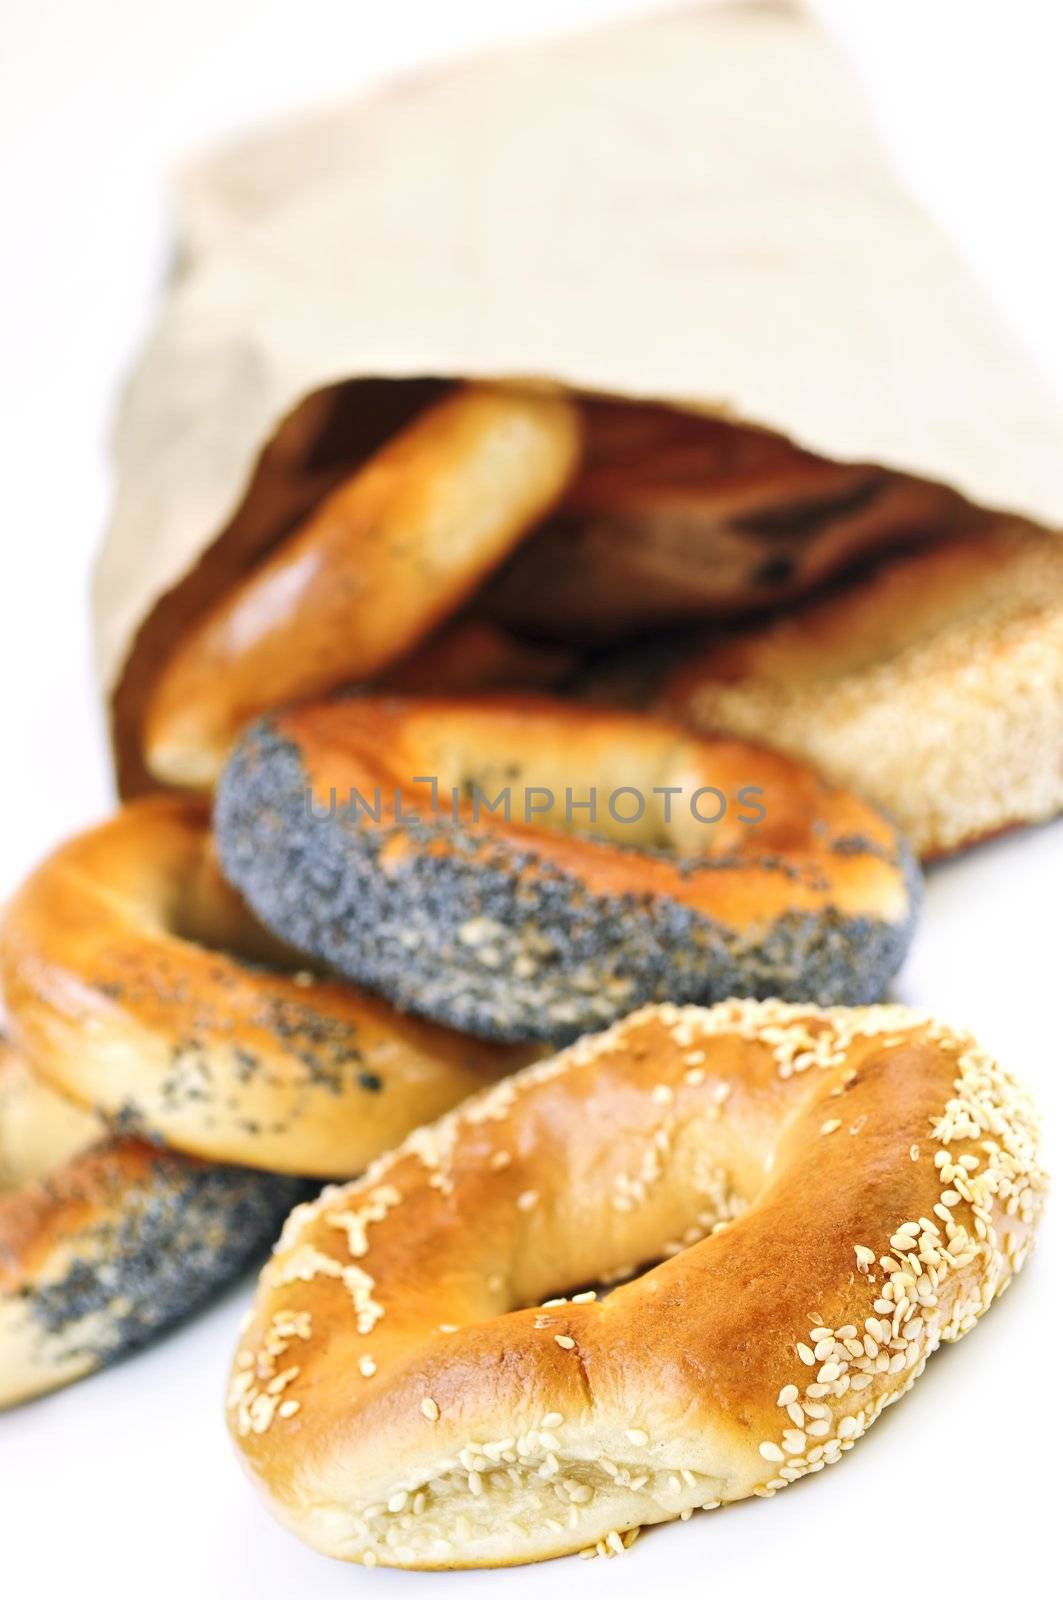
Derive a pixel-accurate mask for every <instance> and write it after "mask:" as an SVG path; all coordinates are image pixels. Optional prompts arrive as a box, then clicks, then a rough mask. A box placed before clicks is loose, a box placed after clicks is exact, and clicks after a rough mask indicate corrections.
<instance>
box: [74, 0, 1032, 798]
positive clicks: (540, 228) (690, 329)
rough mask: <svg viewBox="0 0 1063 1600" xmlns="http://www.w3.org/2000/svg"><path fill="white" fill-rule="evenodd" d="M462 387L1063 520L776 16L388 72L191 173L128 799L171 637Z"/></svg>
mask: <svg viewBox="0 0 1063 1600" xmlns="http://www.w3.org/2000/svg"><path fill="white" fill-rule="evenodd" d="M462 375H465V376H504V377H514V376H533V377H534V376H542V377H547V378H551V379H557V380H561V381H563V382H566V383H568V384H571V385H573V386H576V387H580V388H586V389H590V390H596V391H602V392H607V393H612V394H618V395H628V396H642V397H658V398H665V399H669V400H673V401H677V402H680V403H687V404H692V405H695V406H697V407H699V408H701V409H707V410H710V411H713V412H717V413H720V414H724V415H730V416H733V417H736V418H739V419H742V420H744V421H749V422H753V423H756V424H759V425H762V426H766V427H769V428H773V429H776V430H778V431H780V432H782V433H784V434H787V435H788V436H790V437H791V438H793V439H794V440H796V441H797V442H798V443H800V444H802V445H804V446H805V447H807V448H809V449H811V450H814V451H816V452H819V453H821V454H823V455H827V456H832V457H835V458H837V459H841V460H852V461H872V462H879V463H881V464H884V465H887V466H891V467H896V468H900V469H903V470H904V471H907V472H910V473H915V474H918V475H919V476H922V477H925V478H929V479H932V480H935V481H939V482H942V483H945V484H948V485H950V486H952V487H954V488H955V489H957V490H959V491H960V492H962V493H963V494H964V495H966V496H967V497H968V498H969V499H970V500H971V501H973V502H975V503H978V504H981V505H984V506H987V507H993V508H999V509H1003V510H1007V511H1011V512H1016V513H1019V514H1022V515H1026V516H1030V517H1033V518H1036V519H1038V520H1040V521H1043V522H1045V523H1048V524H1050V525H1058V524H1059V523H1060V522H1061V521H1063V417H1061V415H1060V413H1059V411H1058V410H1057V409H1056V408H1055V406H1054V403H1053V402H1052V400H1051V399H1050V398H1049V396H1048V394H1047V393H1046V392H1045V390H1044V389H1043V388H1042V386H1041V385H1040V383H1039V381H1038V380H1037V378H1036V376H1035V375H1034V374H1033V373H1032V372H1031V370H1030V368H1029V366H1028V365H1027V364H1026V363H1025V362H1024V360H1023V358H1022V357H1021V355H1020V354H1019V353H1018V352H1017V350H1016V349H1015V348H1013V346H1012V344H1011V342H1010V341H1009V339H1008V338H1007V337H1006V336H1005V335H1004V334H1003V333H1002V331H1001V329H1000V327H999V326H998V325H997V323H996V322H995V321H994V318H993V315H992V313H991V312H990V310H989V309H988V307H987V305H986V304H985V302H984V300H983V299H982V297H981V296H980V294H979V293H978V291H977V290H976V289H975V287H974V286H973V284H972V283H971V281H970V279H969V277H968V276H967V274H966V272H965V271H964V269H963V267H962V265H961V264H960V262H959V261H958V260H957V258H956V256H955V254H954V252H953V250H952V249H951V247H950V246H949V244H948V243H947V241H946V240H945V239H944V238H943V237H942V236H941V235H940V234H939V233H938V231H937V230H936V228H935V227H934V226H933V225H932V224H931V223H930V222H929V221H928V220H927V218H926V217H925V216H923V215H922V214H921V212H920V211H919V210H918V209H917V208H916V207H915V206H914V205H913V204H912V202H911V201H910V200H909V199H908V198H907V197H906V196H905V195H904V194H903V193H901V192H900V190H899V189H898V187H897V186H896V184H895V183H894V181H893V179H892V178H891V176H890V175H889V173H888V172H887V171H886V169H885V167H884V165H883V161H882V158H881V155H880V153H879V152H878V150H877V149H876V146H875V143H874V140H873V138H872V135H871V133H870V131H869V128H868V124H867V119H866V117H865V115H864V113H863V111H862V109H861V106H860V104H859V101H858V99H857V97H856V95H855V92H854V89H853V86H852V83H851V80H850V77H849V75H848V73H847V71H846V69H845V68H844V66H843V65H842V64H841V62H840V61H839V59H838V57H837V56H836V54H835V52H834V50H833V48H832V47H831V46H830V45H829V44H828V42H827V41H826V40H825V39H824V37H823V36H822V34H821V33H820V32H819V30H818V28H817V27H816V26H815V25H814V24H813V23H812V22H811V21H810V20H809V19H808V18H807V16H805V15H804V14H803V13H802V12H801V11H800V10H798V9H795V8H793V7H791V6H788V5H781V4H736V5H726V6H706V7H704V8H700V9H697V10H693V11H689V12H685V13H682V14H679V15H675V16H671V17H668V18H666V19H664V20H653V21H648V22H638V23H627V24H624V25H622V26H617V27H613V28H610V29H606V30H603V31H598V32H595V33H591V34H588V35H586V36H581V37H578V38H575V39H566V40H564V41H562V42H559V43H551V44H546V45H542V46H537V47H534V48H525V49H523V50H521V51H519V52H514V53H511V54H507V55H499V56H494V57H490V58H485V59H482V60H476V61H473V62H471V63H469V64H466V65H463V66H458V67H454V68H452V69H450V70H447V71H443V72H439V73H435V74H431V75H425V76H423V77H421V78H416V79H412V80H406V81H403V82H401V83H399V84H397V85H395V86H394V87H392V88H391V89H390V90H388V91H387V92H385V93H383V94H380V95H378V96H377V97H375V98H373V99H370V100H367V101H364V102H359V103H357V104H354V105H350V106H345V107H340V108H338V109H334V110H331V111H328V112H325V113H322V114H320V115H316V116H313V117H310V118H308V119H307V120H306V121H304V122H302V123H301V124H297V125H292V126H288V127H286V128H283V129H280V130H277V131H275V132H269V133H266V134H264V135H260V136H257V137H254V138H251V139H249V140H247V141H246V142H244V143H243V144H241V145H239V146H237V147H236V148H233V149H230V150H227V151H225V152H223V153H221V154H220V155H218V156H216V157H214V158H213V159H211V160H209V161H207V162H206V163H205V164H203V165H201V166H199V167H197V168H194V169H193V170H192V171H190V172H188V173H187V174H186V175H185V178H184V181H183V184H182V188H181V257H180V268H179V272H178V274H177V276H176V280H175V282H174V284H173V286H172V290H171V293H170V295H169V297H168V300H167V302H166V304H165V306H164V309H163V312H162V315H161V317H160V319H159V324H158V327H157V328H156V330H155V332H154V335H153V337H152V338H151V340H150V342H149V345H148V347H147V349H146V350H145V352H144V355H143V358H142V360H141V362H140V364H139V367H138V369H137V371H136V372H135V374H134V375H133V377H132V380H131V382H130V383H129V386H128V390H127V392H126V395H125V399H124V403H123V406H122V409H121V414H120V419H119V424H118V428H117V436H116V445H115V453H116V459H117V496H116V501H115V506H114V512H113V516H112V519H111V523H110V527H109V529H108V532H107V536H106V540H105V543H104V547H103V550H102V552H101V555H100V560H99V565H98V569H97V575H96V588H95V626H96V640H97V648H98V663H99V674H100V680H101V686H102V689H103V692H104V693H105V695H106V696H107V697H108V700H109V702H110V704H111V706H112V708H113V722H114V736H115V746H116V752H117V755H118V761H119V769H120V783H121V786H122V788H123V789H124V790H125V791H126V792H132V791H133V790H135V789H137V788H139V787H142V786H143V784H144V782H145V781H146V780H145V775H144V773H143V770H142V768H141V766H140V763H139V759H138V754H137V737H138V727H139V719H140V715H141V708H142V705H143V701H144V696H145V693H146V690H147V688H148V686H149V684H150V682H151V679H152V675H153V673H154V671H155V670H156V668H157V664H158V662H159V661H160V660H161V659H162V657H163V655H164V654H165V651H166V650H167V648H168V646H169V643H170V641H171V640H172V639H173V637H174V636H175V634H176V632H177V630H179V629H180V628H181V627H182V626H183V625H184V623H185V622H186V620H187V619H188V617H189V616H191V615H193V614H195V612H196V611H197V610H198V609H200V608H201V607H202V606H203V605H204V604H205V603H206V601H207V600H208V599H209V598H210V597H211V596H212V595H214V594H215V593H217V592H219V591H220V589H222V588H223V587H224V586H225V585H226V584H227V583H229V582H231V581H232V579H233V577H234V576H235V575H236V574H238V573H239V572H240V571H241V570H243V569H244V568H245V567H246V566H247V565H248V564H250V563H251V562H252V561H253V560H254V559H255V558H256V557H257V556H258V555H259V554H260V553H261V551H262V550H263V549H264V548H265V547H267V546H268V544H269V543H270V542H271V541H272V540H275V539H276V538H277V537H278V535H279V534H281V533H282V532H283V531H284V530H285V529H286V528H287V527H288V526H290V525H291V523H292V521H293V520H294V519H296V518H297V517H298V515H299V513H300V511H301V510H302V509H304V508H305V507H308V506H309V505H310V504H312V503H313V502H314V501H315V500H316V499H317V498H318V497H319V496H320V494H321V492H322V490H323V488H326V487H328V485H329V484H330V483H331V482H332V481H334V479H335V476H336V474H337V473H338V472H339V471H340V470H341V468H342V467H343V466H344V465H345V464H346V465H347V466H348V467H349V464H350V462H351V461H352V460H356V459H357V458H358V457H359V455H361V454H364V453H365V452H366V451H368V450H370V449H371V448H372V447H373V445H374V443H375V442H376V441H377V440H379V439H381V438H383V437H384V436H386V434H387V433H388V432H389V431H390V430H391V429H392V428H393V427H394V426H395V425H396V424H397V423H398V422H399V421H401V420H402V418H403V417H404V416H405V415H408V414H409V413H410V412H411V411H412V410H413V408H414V407H415V406H416V405H417V404H418V403H420V401H421V400H422V399H423V397H424V394H425V392H426V389H425V382H424V381H418V382H414V383H410V382H398V383H396V382H395V381H394V380H411V379H412V380H431V379H432V378H438V377H455V376H462ZM352 379H364V380H367V381H366V382H365V383H364V384H363V385H362V387H361V388H359V389H358V390H356V391H352V393H353V395H354V400H353V403H349V404H347V406H346V407H345V409H344V413H343V423H342V428H341V429H340V430H339V434H338V435H337V436H335V437H333V436H332V435H331V434H330V427H331V426H332V421H331V420H330V419H331V417H332V414H331V412H330V405H329V398H328V395H327V393H323V391H328V389H329V387H330V386H332V385H336V384H338V383H343V382H346V381H348V380H352ZM333 420H334V419H333Z"/></svg>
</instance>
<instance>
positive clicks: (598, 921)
mask: <svg viewBox="0 0 1063 1600" xmlns="http://www.w3.org/2000/svg"><path fill="white" fill-rule="evenodd" d="M429 778H430V779H431V780H432V781H433V782H434V784H435V791H434V793H435V796H436V800H435V802H433V798H432V793H431V792H430V790H426V783H425V780H426V779H429ZM668 789H670V790H671V791H672V794H673V802H672V808H671V813H670V817H669V813H668V812H667V811H666V810H665V807H666V806H667V804H668V802H667V801H666V800H665V799H664V798H663V795H664V793H665V791H666V790H668ZM507 790H508V792H509V794H510V797H511V804H510V817H509V820H507V819H506V817H505V814H504V811H503V813H502V814H499V812H498V811H497V810H496V811H491V810H490V809H489V807H490V806H491V804H492V803H494V804H496V805H497V804H498V802H499V795H500V794H503V792H504V791H507ZM566 790H571V797H572V801H573V805H572V807H571V822H572V826H571V827H569V828H567V831H566V828H565V827H564V826H561V825H559V817H558V813H559V811H560V810H561V809H562V796H565V804H566V806H567V802H568V796H567V795H566ZM592 790H593V791H595V792H596V797H598V798H597V799H596V805H597V814H596V816H595V817H594V818H593V819H589V818H588V815H587V813H586V811H585V809H583V808H584V807H585V805H586V803H587V797H588V795H589V794H590V793H591V791H592ZM545 791H549V792H550V793H552V795H553V796H554V798H555V800H556V802H557V804H556V805H555V806H554V810H553V813H552V814H551V815H550V816H549V817H547V816H546V815H545V814H539V813H538V812H537V813H536V814H535V816H534V818H533V820H532V821H530V822H529V821H528V820H524V819H525V816H526V811H525V809H524V808H525V807H526V806H527V805H530V804H532V801H531V799H530V798H529V797H531V796H532V795H537V794H540V793H542V792H545ZM624 791H626V794H624V798H623V804H622V806H621V805H620V804H619V803H618V804H617V806H616V810H617V816H614V815H613V814H612V802H613V800H614V798H615V797H616V796H618V795H621V794H623V793H624ZM651 791H652V794H651ZM754 793H755V794H756V795H758V796H759V797H760V798H759V800H757V801H756V802H755V804H756V805H759V806H760V807H761V808H762V815H763V820H761V821H760V822H759V824H758V825H753V824H752V823H748V824H747V823H746V822H745V821H743V820H742V819H743V816H748V815H749V814H750V810H751V809H752V807H751V808H750V810H746V811H743V796H746V797H747V798H748V796H750V795H752V794H754ZM706 794H712V795H718V796H720V797H722V798H723V800H724V801H725V807H726V809H725V814H724V815H723V817H722V820H720V821H719V822H718V823H715V824H713V825H711V826H707V825H705V824H706V823H707V822H710V821H711V818H712V817H713V816H714V815H716V814H717V813H718V812H719V799H716V798H714V799H711V800H709V801H707V802H706V801H705V800H704V799H701V800H698V799H697V796H699V795H701V796H705V795H706ZM632 795H634V796H635V804H637V803H638V800H639V797H640V796H641V797H642V800H643V804H644V815H643V817H642V820H641V821H639V822H638V823H636V824H634V825H631V824H629V823H627V822H626V821H624V820H623V817H624V816H626V815H628V814H631V813H632V812H633V809H634V808H633V804H632V800H631V796H632ZM522 797H523V798H522ZM433 803H434V807H435V808H434V809H433ZM695 806H696V807H697V815H695ZM706 807H708V808H709V809H708V810H707V809H706ZM515 810H516V811H517V812H518V813H519V814H518V815H514V811H515ZM544 822H546V823H548V824H549V825H548V826H543V825H542V824H543V823H544ZM588 828H589V829H590V832H588ZM215 830H216V835H217V843H218V852H219V859H220V861H221V865H222V869H223V870H224V872H225V873H226V874H227V876H228V877H229V879H230V881H231V882H232V883H233V884H234V885H235V886H236V888H237V889H239V891H240V893H241V894H242V895H243V896H244V897H245V898H246V900H247V902H248V904H249V905H250V906H251V908H252V909H253V910H254V912H255V913H256V915H257V916H258V917H260V918H261V920H262V921H263V922H264V923H265V924H266V926H267V927H269V928H270V929H272V931H273V932H274V933H275V934H276V935H277V936H278V937H279V938H282V939H284V940H285V941H286V942H288V943H290V944H291V945H293V946H294V947H295V948H297V949H300V950H303V951H304V952H306V953H307V955H308V956H310V957H312V958H313V959H315V960H320V961H323V962H324V963H325V964H326V965H328V966H329V967H331V968H333V969H335V970H337V971H339V972H342V973H345V974H346V975H347V976H348V977H350V978H353V979H354V980H355V981H357V982H358V983H363V984H365V985H366V986H367V987H368V988H370V989H373V990H375V991H378V992H379V993H381V994H383V995H384V996H386V997H387V998H388V999H389V1000H390V1001H391V1002H392V1003H393V1004H395V1005H397V1006H399V1007H400V1008H401V1009H402V1010H404V1011H410V1012H414V1013H417V1014H420V1015H424V1016H428V1017H431V1018H432V1019H433V1020H434V1021H436V1022H440V1023H446V1024H448V1025H449V1026H451V1027H456V1028H461V1029H463V1030H465V1031H467V1032H469V1033H472V1034H475V1035H478V1036H481V1037H484V1038H496V1039H512V1040H518V1039H544V1040H549V1041H552V1042H555V1043H561V1042H564V1041H566V1040H568V1039H571V1038H573V1037H575V1036H576V1034H578V1033H580V1032H583V1031H586V1030H587V1029H589V1028H595V1027H600V1026H602V1025H603V1023H606V1022H609V1021H612V1020H613V1019H615V1018H616V1017H618V1016H621V1015H623V1014H624V1013H626V1012H627V1011H629V1010H630V1009H631V1008H632V1006H633V1005H636V1004H642V1003H644V1002H646V1001H651V1000H663V999H672V1000H679V1001H696V1002H706V1001H710V1000H716V999H719V998H722V997H723V996H725V995H728V994H747V995H760V996H764V995H769V994H777V995H780V996H783V997H785V998H789V999H812V1000H815V1001H818V1002H820V1003H824V1004H826V1003H830V1004H834V1003H862V1002H865V1001H869V1000H873V999H877V998H879V997H880V996H881V994H882V992H883V990H884V988H885V985H886V983H887V981H888V980H889V978H890V977H891V976H892V975H893V973H894V972H895V971H896V970H897V968H898V967H899V965H900V963H901V961H902V959H903V957H904V953H905V951H906V949H907V946H908V942H909V939H910V936H911V931H912V925H913V918H914V911H915V904H916V900H917V898H918V887H917V876H916V874H915V869H914V867H913V865H912V862H911V860H910V858H909V856H908V855H907V852H906V850H905V847H904V845H903V844H902V843H901V841H900V839H899V837H898V835H897V833H896V830H895V829H894V828H893V827H892V826H891V825H890V824H889V823H888V822H887V821H886V820H885V819H884V818H883V817H882V816H881V815H880V814H879V813H878V812H876V811H875V810H873V809H872V808H871V807H870V806H868V805H866V804H865V803H864V802H862V801H860V800H858V799H856V798H855V797H854V796H853V795H851V794H847V793H845V792H844V791H843V790H839V789H834V788H831V787H829V786H828V785H826V784H825V783H823V782H822V781H821V780H820V779H819V778H818V777H816V776H815V774H813V773H812V772H811V771H809V770H808V769H806V768H803V767H801V766H798V765H796V764H795V763H793V762H791V761H789V760H787V759H786V758H783V757H778V756H776V755H773V754H770V753H767V752H764V751H762V750H758V749H756V748H754V747H752V746H749V745H742V744H738V743H736V742H733V741H724V740H721V741H711V740H707V739H701V738H699V737H697V736H691V735H689V734H687V733H685V732H683V731H682V730H681V729H678V728H677V727H675V726H674V725H672V724H669V723H665V722H659V721H654V720H652V719H650V718H648V717H641V716H638V715H635V714H631V713H622V712H615V711H603V710H598V709H590V708H588V707H581V706H573V705H571V704H565V703H563V702H558V701H552V700H546V699H533V698H523V699H522V698H507V699H499V700H460V699H454V700H450V699H423V700H403V699H397V698H381V697H376V698H374V697H370V696H365V697H356V698H353V699H349V700H345V701H338V702H334V703H331V704H322V705H316V706H304V707H301V708H298V709H295V710H293V711H290V712H287V713H281V714H278V715H276V716H274V717H271V718H267V719H264V720H262V721H261V722H259V723H257V724H255V725H254V726H253V727H252V728H251V729H249V730H248V731H247V733H246V734H245V735H244V737H243V739H242V741H241V743H240V744H239V746H238V747H237V750H236V752H235V753H234V755H233V757H232V759H231V761H230V763H229V765H228V767H227V768H226V771H225V773H224V775H223V777H222V780H221V783H220V785H219V791H218V798H217V804H216V809H215Z"/></svg>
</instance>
